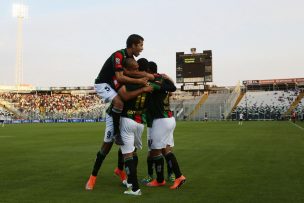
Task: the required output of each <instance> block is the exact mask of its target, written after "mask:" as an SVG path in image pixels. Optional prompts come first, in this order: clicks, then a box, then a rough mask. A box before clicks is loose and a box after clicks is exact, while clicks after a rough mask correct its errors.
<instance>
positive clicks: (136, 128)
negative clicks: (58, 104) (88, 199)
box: [86, 34, 186, 195]
mask: <svg viewBox="0 0 304 203" xmlns="http://www.w3.org/2000/svg"><path fill="white" fill-rule="evenodd" d="M143 42H144V39H143V37H141V36H139V35H137V34H132V35H130V36H129V37H128V39H127V42H126V45H127V46H126V48H125V49H122V50H119V51H116V52H115V53H113V54H112V55H111V56H110V57H109V58H108V59H107V61H106V62H105V64H104V65H103V67H102V69H101V71H100V73H99V74H98V77H97V79H96V80H95V90H96V92H97V94H98V95H99V96H100V97H101V98H102V99H103V100H104V101H105V102H106V103H108V102H109V103H111V105H110V107H109V108H108V109H107V114H106V130H105V135H104V142H103V144H102V146H101V149H100V150H99V151H98V152H97V155H96V160H95V163H94V166H93V170H92V173H91V175H90V178H89V180H88V181H87V183H86V189H87V190H93V188H94V185H95V182H96V177H97V174H98V171H99V169H100V167H101V165H102V163H103V161H104V159H105V157H106V156H107V154H108V153H109V151H110V150H111V148H112V145H113V142H115V143H116V144H117V145H119V146H120V149H119V151H118V166H117V168H116V169H115V170H114V173H115V174H116V175H118V176H119V177H120V178H121V181H122V183H123V184H124V185H125V186H126V187H127V190H126V191H125V192H124V194H129V195H141V194H142V193H141V190H140V187H139V181H138V178H137V165H138V157H137V154H136V150H137V149H141V148H142V140H141V136H142V133H143V131H144V124H147V127H148V130H147V131H148V136H147V138H148V148H149V153H148V156H147V164H148V177H147V178H145V179H143V181H142V182H143V183H145V184H146V185H147V186H150V187H158V186H163V185H165V184H166V181H165V178H164V157H165V159H166V162H167V166H168V178H169V180H170V179H174V180H173V185H172V186H171V187H170V189H177V188H179V187H180V186H181V185H182V184H183V183H184V182H185V181H186V178H185V177H184V176H183V175H182V173H181V171H180V168H179V165H178V162H177V160H176V157H175V155H174V154H173V152H172V147H173V146H174V140H173V131H174V129H175V125H176V123H175V119H174V117H173V115H172V112H171V111H170V106H169V96H170V93H171V92H174V91H175V90H176V87H175V85H174V83H173V81H172V79H170V78H169V77H168V76H167V75H165V74H158V73H157V65H156V63H154V62H149V61H148V60H146V59H143V58H142V59H139V60H138V61H136V60H135V59H134V56H135V57H137V56H139V54H140V53H141V52H142V51H143ZM153 166H154V167H155V171H156V179H153ZM124 167H125V171H124V170H123V168H124ZM173 174H174V175H175V177H174V176H173Z"/></svg>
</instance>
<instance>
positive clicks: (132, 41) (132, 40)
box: [127, 34, 144, 48]
mask: <svg viewBox="0 0 304 203" xmlns="http://www.w3.org/2000/svg"><path fill="white" fill-rule="evenodd" d="M142 41H144V38H143V37H142V36H140V35H138V34H132V35H130V36H129V37H128V39H127V48H131V47H132V45H133V44H135V45H137V44H139V43H140V42H142Z"/></svg>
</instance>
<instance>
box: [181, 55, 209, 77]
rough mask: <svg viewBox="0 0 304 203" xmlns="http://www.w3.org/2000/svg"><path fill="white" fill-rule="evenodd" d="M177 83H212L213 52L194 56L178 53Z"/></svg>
mask: <svg viewBox="0 0 304 203" xmlns="http://www.w3.org/2000/svg"><path fill="white" fill-rule="evenodd" d="M176 82H177V83H202V82H203V83H205V82H212V51H211V50H204V51H203V53H194V54H184V52H176Z"/></svg>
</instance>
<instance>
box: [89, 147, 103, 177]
mask: <svg viewBox="0 0 304 203" xmlns="http://www.w3.org/2000/svg"><path fill="white" fill-rule="evenodd" d="M106 156H107V155H106V154H105V153H104V152H103V150H99V151H98V152H97V154H96V160H95V163H94V167H93V171H92V175H93V176H97V174H98V171H99V169H100V167H101V164H102V162H103V160H104V159H105V158H106Z"/></svg>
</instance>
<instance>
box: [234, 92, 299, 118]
mask: <svg viewBox="0 0 304 203" xmlns="http://www.w3.org/2000/svg"><path fill="white" fill-rule="evenodd" d="M298 94H299V92H298V91H296V90H286V91H248V92H246V93H245V95H244V96H243V98H242V100H241V101H240V103H239V104H238V105H237V107H236V109H235V110H234V111H233V112H232V119H237V118H238V115H239V114H240V113H243V114H244V115H245V118H246V119H249V120H253V119H254V120H255V119H275V120H279V119H281V118H282V115H283V114H285V113H286V112H287V110H288V109H289V107H290V105H291V104H292V103H293V102H294V101H295V99H296V98H297V96H298Z"/></svg>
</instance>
